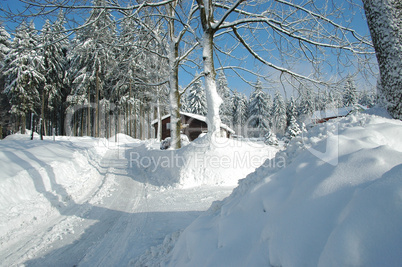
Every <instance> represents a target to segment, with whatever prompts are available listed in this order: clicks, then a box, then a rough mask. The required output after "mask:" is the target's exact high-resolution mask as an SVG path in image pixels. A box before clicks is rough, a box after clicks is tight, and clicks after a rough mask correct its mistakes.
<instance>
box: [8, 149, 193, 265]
mask: <svg viewBox="0 0 402 267" xmlns="http://www.w3.org/2000/svg"><path fill="white" fill-rule="evenodd" d="M130 151H132V150H131V149H124V151H121V152H122V153H123V154H122V155H123V157H122V158H118V157H116V158H109V159H107V161H101V162H100V163H99V164H98V163H96V162H91V163H90V164H91V165H92V166H94V167H96V169H97V170H98V172H99V173H100V174H101V175H106V174H113V175H115V176H116V177H119V176H121V177H124V178H125V179H132V180H134V181H136V182H139V183H140V184H144V183H146V182H147V179H146V177H145V176H143V174H142V173H141V172H139V170H135V169H129V168H128V166H127V158H124V157H125V156H127V153H129V152H130ZM3 153H4V154H5V155H6V157H8V158H9V159H10V160H12V161H13V162H15V163H16V164H18V165H20V166H21V167H22V168H23V169H25V170H27V171H28V172H29V174H30V176H31V178H32V181H33V183H34V187H35V190H36V191H37V192H38V193H40V194H42V195H43V196H44V197H45V198H46V199H47V200H48V201H49V202H50V203H51V205H52V206H53V207H54V208H55V209H57V210H58V212H59V213H60V215H61V217H60V221H58V224H56V225H54V226H52V227H51V228H49V229H48V230H47V232H45V233H44V234H43V236H42V233H41V234H40V238H45V240H44V242H43V244H34V245H35V248H34V250H36V251H38V253H37V254H36V255H40V256H38V257H37V258H33V259H29V260H27V261H26V262H24V265H26V266H77V264H83V265H87V266H93V265H95V266H120V265H125V266H126V265H128V264H129V263H130V261H132V259H134V258H136V257H138V256H139V255H142V254H143V253H144V252H145V251H146V250H147V249H149V248H150V247H151V246H156V245H159V244H161V243H162V242H163V240H164V238H165V236H166V234H169V233H173V232H176V231H178V230H181V229H183V228H185V227H187V226H188V225H189V224H190V223H191V222H192V221H193V220H194V219H196V218H197V217H198V216H199V215H200V214H201V211H183V212H154V211H150V212H147V208H146V207H145V208H143V209H140V210H145V212H127V211H122V210H125V209H124V208H122V209H120V208H119V205H117V204H116V205H114V206H110V207H100V206H96V204H91V203H89V202H85V203H82V204H80V203H76V202H75V201H74V200H73V199H71V198H68V192H67V191H66V189H65V188H64V187H63V186H62V185H61V184H58V183H57V181H56V175H55V172H54V169H53V167H52V166H51V165H50V164H48V163H46V162H44V161H43V160H40V159H39V158H38V157H37V156H35V155H34V154H32V153H31V152H29V151H26V150H24V151H22V152H21V153H23V154H24V155H25V156H26V158H28V159H29V160H26V159H24V158H25V157H24V158H21V156H18V155H16V154H15V153H13V152H10V151H3ZM32 161H34V162H35V163H36V164H32ZM38 166H39V168H40V169H42V170H43V171H42V170H41V171H40V170H38ZM109 167H113V169H109ZM44 174H46V175H44ZM45 176H47V177H45ZM127 177H128V178H127ZM44 179H49V184H50V187H51V191H49V190H48V189H47V188H46V185H45V181H44ZM104 179H105V178H104ZM102 186H103V185H100V186H99V188H102ZM127 191H128V190H127V189H125V190H124V189H121V191H117V192H113V194H116V195H118V194H124V193H125V195H124V196H126V195H127V197H130V194H129V193H127ZM106 197H107V196H106ZM133 197H134V196H133ZM116 199H117V200H118V199H120V200H121V198H117V197H116ZM131 204H132V205H133V206H132V207H131V209H132V210H135V208H136V206H135V205H136V204H135V203H131ZM122 205H124V203H122ZM128 205H129V204H128ZM114 208H116V209H114ZM128 210H130V209H128ZM77 233H78V234H77ZM116 233H118V235H116ZM48 240H53V241H51V242H49V241H48ZM42 246H43V247H42ZM21 249H22V248H21ZM43 251H46V252H45V254H43Z"/></svg>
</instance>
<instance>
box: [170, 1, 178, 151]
mask: <svg viewBox="0 0 402 267" xmlns="http://www.w3.org/2000/svg"><path fill="white" fill-rule="evenodd" d="M176 5H177V2H174V3H172V4H171V5H170V6H169V7H170V9H169V11H168V13H169V16H170V17H171V19H170V20H169V24H168V27H169V28H168V31H169V51H168V53H169V57H168V58H169V65H170V68H169V71H170V74H169V86H170V90H169V102H170V138H171V147H172V148H174V149H178V148H181V140H180V130H181V116H180V92H179V63H178V62H177V59H178V58H179V44H178V43H177V42H176V38H175V25H174V19H173V18H174V17H175V8H176Z"/></svg>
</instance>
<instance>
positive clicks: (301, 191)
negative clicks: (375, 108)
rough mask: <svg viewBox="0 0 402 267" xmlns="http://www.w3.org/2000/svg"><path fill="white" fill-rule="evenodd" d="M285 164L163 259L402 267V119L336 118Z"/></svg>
mask: <svg viewBox="0 0 402 267" xmlns="http://www.w3.org/2000/svg"><path fill="white" fill-rule="evenodd" d="M280 158H281V159H283V160H284V161H285V162H286V167H283V166H274V164H273V165H272V166H273V167H266V166H262V167H261V168H259V169H257V170H256V172H254V173H252V174H250V175H249V176H248V177H247V178H246V179H244V180H242V181H241V182H240V185H239V187H237V188H236V189H234V191H233V193H232V194H231V196H229V197H228V198H227V199H225V200H224V201H223V202H221V203H215V204H214V205H213V206H212V207H211V208H210V209H209V210H208V212H206V213H203V214H202V215H201V216H200V217H199V218H197V219H196V220H195V221H194V222H193V223H192V224H191V225H190V226H189V227H188V228H186V230H185V231H184V232H183V233H182V234H181V235H180V237H179V238H178V240H177V242H174V244H172V245H171V246H172V247H174V248H173V250H172V252H171V255H169V256H168V257H163V258H161V259H160V260H159V262H160V263H162V265H168V266H200V265H202V266H325V267H326V266H402V253H401V250H402V228H401V226H402V122H401V121H398V120H390V119H385V118H380V117H376V116H371V115H364V114H358V115H351V116H349V117H347V118H343V119H338V120H331V121H330V122H328V123H326V124H321V125H317V126H315V127H314V128H311V129H310V130H309V132H308V133H305V134H304V136H303V137H299V138H296V139H293V140H292V142H291V143H290V145H289V146H288V148H287V149H286V150H285V151H283V152H280V153H278V154H277V156H276V160H278V159H280ZM264 165H267V164H264ZM142 262H143V263H144V264H147V263H148V262H150V263H154V262H157V260H155V259H154V258H152V257H150V256H148V257H146V256H144V257H143V258H142Z"/></svg>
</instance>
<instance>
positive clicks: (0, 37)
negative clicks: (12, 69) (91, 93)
mask: <svg viewBox="0 0 402 267" xmlns="http://www.w3.org/2000/svg"><path fill="white" fill-rule="evenodd" d="M10 47H11V41H10V34H9V33H8V32H7V31H6V29H5V28H4V27H3V25H1V24H0V69H1V68H2V67H3V61H4V59H5V57H6V55H7V53H8V51H10Z"/></svg>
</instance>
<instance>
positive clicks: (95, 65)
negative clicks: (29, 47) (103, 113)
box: [71, 0, 117, 136]
mask: <svg viewBox="0 0 402 267" xmlns="http://www.w3.org/2000/svg"><path fill="white" fill-rule="evenodd" d="M93 5H94V6H105V0H94V1H93ZM85 24H86V25H87V26H85V27H83V28H82V29H80V30H79V31H78V32H77V36H76V40H75V41H74V42H75V44H76V45H75V47H74V49H73V56H72V57H73V62H72V72H73V73H74V77H73V80H72V82H73V84H74V89H73V91H72V94H73V98H72V100H71V101H72V102H73V103H74V102H75V103H77V102H82V101H84V102H86V103H87V104H90V103H91V102H92V103H94V106H95V114H94V119H93V122H94V128H93V130H94V131H93V134H94V135H95V136H100V114H99V113H100V112H99V103H100V100H101V99H103V98H105V97H109V96H110V94H111V92H110V91H111V89H112V88H111V87H108V86H107V85H108V84H109V85H110V83H108V82H109V81H108V79H110V74H111V73H112V72H111V71H112V70H114V67H115V63H116V61H115V56H116V55H115V41H116V40H117V38H116V29H115V26H114V21H113V19H112V16H111V14H110V11H109V10H107V9H103V8H94V9H92V11H91V14H90V16H89V18H88V19H87V21H86V23H85ZM84 99H85V100H84ZM73 103H72V104H73ZM86 115H87V121H86V123H87V125H86V126H87V135H91V134H92V131H91V128H92V127H91V124H90V121H91V114H90V109H89V108H88V111H87V114H86Z"/></svg>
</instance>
